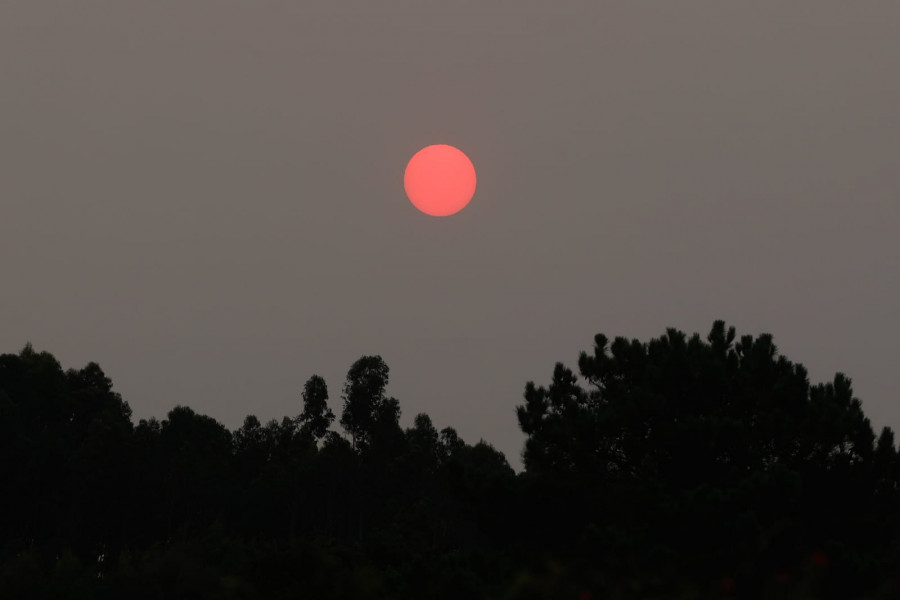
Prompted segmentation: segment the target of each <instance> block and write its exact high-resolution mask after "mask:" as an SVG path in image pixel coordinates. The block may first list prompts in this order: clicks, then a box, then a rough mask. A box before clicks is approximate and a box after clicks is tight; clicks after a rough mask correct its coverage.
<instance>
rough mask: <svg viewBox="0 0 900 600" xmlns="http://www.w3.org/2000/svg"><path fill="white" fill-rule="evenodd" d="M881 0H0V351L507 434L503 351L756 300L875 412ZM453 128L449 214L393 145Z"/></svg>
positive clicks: (516, 436)
mask: <svg viewBox="0 0 900 600" xmlns="http://www.w3.org/2000/svg"><path fill="white" fill-rule="evenodd" d="M898 32H900V3H897V2H895V1H886V2H845V1H843V0H840V1H838V0H815V1H807V2H790V3H785V2H768V1H759V2H744V3H722V2H714V1H698V0H685V1H683V2H669V1H665V2H664V1H659V2H624V1H623V2H601V1H597V2H566V1H561V0H556V1H554V2H533V1H532V2H526V1H521V0H518V1H516V2H511V1H509V2H484V1H482V0H480V1H478V2H475V1H471V2H468V1H467V2H422V1H418V0H417V1H402V2H401V1H391V2H369V1H366V2H362V1H354V2H349V1H348V2H331V1H329V2H296V1H291V2H287V1H270V2H237V1H233V0H218V1H215V2H212V1H202V2H201V1H186V2H152V3H151V2H120V1H115V2H112V1H107V2H99V1H98V2H90V1H85V2H67V1H49V0H48V1H45V2H36V1H34V0H27V1H18V0H6V1H4V2H2V3H0V351H2V352H17V351H18V350H19V349H21V347H22V346H23V345H24V344H25V343H26V342H29V341H30V342H31V343H33V344H34V346H35V348H36V349H39V350H47V351H49V352H51V353H53V354H54V355H55V356H56V357H57V358H58V359H59V360H60V361H61V362H62V364H63V366H64V367H80V366H83V365H84V364H85V363H86V362H88V361H97V362H99V363H100V365H101V366H102V367H103V368H104V370H105V371H106V372H107V374H108V375H109V376H110V377H111V378H112V379H113V381H114V384H115V387H116V389H117V390H118V391H119V392H121V393H122V395H123V397H124V398H125V399H126V400H127V401H128V402H129V403H130V404H131V406H132V408H133V409H134V413H135V417H136V418H147V417H150V416H157V417H164V416H165V414H166V412H168V410H170V409H171V408H172V407H174V406H175V405H177V404H183V405H185V404H186V405H188V406H190V407H192V408H194V409H195V410H197V411H199V412H203V413H206V414H209V415H211V416H213V417H215V418H216V419H218V420H220V421H222V422H223V423H224V424H225V425H227V426H228V427H230V428H235V427H237V426H238V425H240V423H241V421H242V420H243V417H244V416H246V415H247V414H255V415H257V416H258V417H259V418H260V419H261V420H267V419H270V418H280V417H281V416H283V415H296V414H297V413H299V411H300V391H301V389H302V386H303V383H304V381H306V379H307V378H308V377H309V376H310V375H312V374H314V373H317V374H320V375H322V376H323V377H325V379H326V380H327V382H328V384H329V388H330V393H331V406H332V407H333V408H334V409H335V410H336V411H338V410H339V409H340V405H341V400H340V388H341V384H342V382H343V379H344V376H345V374H346V371H347V369H348V368H349V366H350V365H351V364H352V362H353V361H354V360H356V359H357V358H359V357H360V356H361V355H363V354H380V355H382V356H383V357H384V359H385V361H386V362H387V363H388V365H389V366H390V367H391V383H390V385H389V387H388V393H389V394H391V395H393V396H395V397H397V398H398V399H399V400H400V403H401V407H402V410H403V416H402V419H401V422H402V424H403V425H405V426H408V425H410V424H411V422H412V418H413V417H414V416H415V414H417V413H419V412H427V413H429V414H430V415H431V417H432V419H433V420H434V422H435V425H436V426H437V427H438V428H442V427H445V426H454V427H456V428H457V429H458V431H459V432H460V434H461V436H462V437H463V438H464V439H465V440H466V441H468V442H470V443H473V442H476V441H478V440H479V439H480V438H484V439H486V440H488V441H490V442H492V443H494V444H495V446H496V447H497V448H498V449H500V450H502V451H503V452H505V453H506V455H507V457H508V458H509V459H510V461H511V463H512V464H513V465H514V466H516V467H517V468H518V467H519V465H520V464H521V463H520V459H519V453H520V451H521V448H522V443H523V437H522V435H521V433H520V432H519V431H518V427H517V424H516V419H515V414H514V407H515V405H516V404H517V403H519V402H520V401H521V396H522V391H523V389H524V385H525V382H526V381H528V380H535V381H536V382H538V383H546V382H547V381H548V380H549V378H550V375H551V373H552V369H553V365H554V363H555V362H556V361H562V362H564V363H567V364H568V365H569V366H572V367H574V366H575V362H576V359H577V355H578V353H579V352H580V351H581V350H587V349H589V348H590V347H591V344H592V340H593V335H594V334H595V333H598V332H603V333H605V334H607V335H608V336H610V337H613V336H617V335H625V336H627V337H629V338H631V337H637V338H639V339H642V340H647V339H649V338H650V337H651V336H658V335H660V334H662V333H663V332H664V330H665V328H666V327H669V326H672V327H677V328H679V329H682V330H685V331H687V332H689V333H692V332H695V331H697V332H700V333H701V334H702V335H705V334H706V333H707V332H708V330H709V328H710V326H711V324H712V322H713V320H714V319H717V318H721V319H724V320H726V322H727V323H729V324H730V325H734V326H735V327H737V329H738V333H739V334H754V335H755V334H759V333H763V332H770V333H772V334H773V335H774V337H775V343H776V344H777V345H778V347H779V349H780V351H781V352H783V353H784V354H785V355H786V356H788V357H789V358H790V359H792V360H795V361H799V362H802V363H803V364H805V365H806V366H807V367H808V368H809V370H810V377H811V379H812V381H813V382H818V381H823V380H827V379H830V378H831V377H832V376H833V374H834V373H835V372H836V371H843V372H845V373H847V375H848V376H849V377H851V378H852V379H853V382H854V390H855V393H856V395H857V396H858V397H860V398H861V399H862V401H863V408H864V410H865V412H866V414H867V415H868V416H869V417H870V418H871V419H872V422H873V425H874V426H876V427H881V426H883V425H891V426H893V427H898V426H900V407H898V406H897V400H898V398H897V391H896V390H897V389H898V387H900V375H898V373H900V370H898V368H897V364H898V363H900V350H898V345H897V340H898V339H900V319H898V318H897V307H898V306H900V277H898V275H897V265H896V263H897V259H898V258H900V241H898V236H897V227H898V225H900V208H898V192H900V176H898V173H900V169H898V167H900V76H898V74H900V35H898ZM436 143H441V144H451V145H454V146H457V147H459V148H460V149H462V150H463V151H464V152H466V154H468V156H469V157H470V158H471V159H472V161H473V163H474V164H475V167H476V169H477V172H478V189H477V191H476V194H475V197H474V199H473V200H472V202H471V204H470V205H469V206H468V207H467V208H466V209H465V210H463V211H462V212H460V213H459V214H457V215H455V216H453V217H449V218H443V219H441V218H433V217H428V216H426V215H423V214H421V213H419V212H417V211H416V210H415V209H414V208H413V207H412V205H411V204H410V203H409V201H408V200H407V199H406V197H405V196H404V193H403V186H402V176H403V169H404V167H405V165H406V161H407V160H408V159H409V158H410V157H411V156H412V155H413V154H414V153H415V152H416V151H417V150H419V149H420V148H422V147H423V146H426V145H429V144H436Z"/></svg>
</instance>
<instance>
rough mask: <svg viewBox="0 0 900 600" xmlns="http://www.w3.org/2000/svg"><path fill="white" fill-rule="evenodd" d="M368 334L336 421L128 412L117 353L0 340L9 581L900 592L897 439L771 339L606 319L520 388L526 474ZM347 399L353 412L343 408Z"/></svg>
mask: <svg viewBox="0 0 900 600" xmlns="http://www.w3.org/2000/svg"><path fill="white" fill-rule="evenodd" d="M388 382H389V369H388V366H387V365H386V364H385V363H384V361H383V360H382V359H381V358H380V357H378V356H364V357H362V358H360V359H359V360H358V361H356V362H355V363H354V364H353V365H352V366H351V368H350V370H349V371H348V373H347V378H346V380H345V382H344V384H343V387H342V390H341V394H340V396H341V402H340V403H341V407H340V408H341V410H340V411H339V413H340V415H339V418H338V417H337V416H336V415H335V414H334V413H333V412H332V410H331V409H330V408H329V404H330V403H329V400H330V398H329V390H328V387H327V385H326V382H325V381H324V380H323V379H322V378H321V377H318V376H315V375H314V376H312V377H311V378H310V379H309V380H308V381H307V382H306V385H305V386H304V388H303V390H302V391H300V393H299V394H298V396H299V397H298V412H297V414H296V415H295V416H291V417H284V418H283V419H282V420H281V421H270V422H268V423H261V422H260V421H259V420H258V419H257V418H256V417H254V416H248V417H247V418H246V419H245V420H244V424H243V425H242V426H241V427H240V428H239V429H237V430H235V431H229V430H228V429H227V428H225V427H224V426H223V425H221V424H220V423H218V422H217V421H215V420H214V419H212V418H210V417H208V416H204V415H198V414H196V413H195V412H194V411H192V410H191V409H190V408H188V407H181V406H179V407H176V408H174V409H173V410H172V411H170V412H169V414H168V415H167V417H166V418H165V419H163V420H161V421H158V420H156V419H150V420H141V421H140V422H138V423H137V424H136V425H135V424H134V423H133V422H132V419H131V410H130V408H129V406H128V404H127V403H126V402H125V401H124V400H123V399H122V398H121V397H120V395H119V394H118V393H116V392H115V391H114V390H113V386H112V382H111V381H110V379H109V378H108V377H107V376H106V375H105V374H104V373H103V371H102V370H101V368H100V367H99V366H98V365H96V364H94V363H90V364H88V365H87V366H85V367H84V368H82V369H80V370H75V369H69V370H64V369H63V368H62V367H61V366H60V364H59V362H58V361H57V360H56V359H55V358H54V357H53V356H52V355H50V354H49V353H47V352H36V351H35V350H34V349H33V348H31V346H26V347H25V348H24V349H23V350H22V351H21V352H19V353H18V354H5V355H0V490H2V492H0V597H10V598H31V597H40V598H147V599H157V598H246V599H252V598H315V599H319V598H321V599H331V598H335V599H337V598H354V599H355V598H366V599H368V598H373V599H374V598H379V599H398V600H399V599H419V598H435V599H444V598H446V599H448V600H449V599H451V598H452V599H453V600H458V599H460V598H482V599H508V600H513V599H526V598H554V599H555V598H571V599H573V600H576V599H577V600H596V599H602V598H650V597H655V598H667V597H687V598H691V597H696V598H729V597H733V598H757V597H785V598H788V597H793V598H850V597H869V598H875V597H883V598H888V597H896V596H900V585H898V582H900V579H898V577H897V574H898V573H900V502H898V500H900V458H898V453H897V449H896V447H895V443H894V436H893V432H892V431H891V430H890V429H889V428H884V429H883V430H882V431H881V432H880V434H879V435H878V436H876V435H875V433H874V432H873V430H872V427H871V425H870V423H869V421H868V419H866V418H865V416H864V414H863V411H862V407H861V404H860V401H859V400H858V399H856V398H855V397H853V394H852V389H851V386H850V381H849V380H848V379H847V378H846V377H845V376H843V375H841V374H838V375H836V376H835V378H834V380H833V381H832V382H830V383H826V384H818V385H811V384H810V382H809V380H808V377H807V373H806V371H805V370H804V368H803V367H802V366H801V365H799V364H796V363H792V362H791V361H789V360H788V359H786V358H785V357H783V356H780V355H779V354H778V353H777V350H776V347H775V345H774V344H773V342H772V338H771V336H769V335H760V336H758V337H756V338H753V337H752V336H744V337H741V338H740V339H737V338H736V335H735V331H734V329H733V328H729V329H726V327H725V324H724V323H722V322H721V321H717V322H716V323H715V324H714V325H713V327H712V330H711V331H710V333H709V335H708V336H707V337H706V339H705V340H704V339H702V338H701V337H700V336H699V335H694V336H692V337H688V336H687V335H685V334H684V333H682V332H679V331H676V330H674V329H670V330H668V331H667V332H666V333H665V334H664V335H662V336H660V337H659V338H656V339H653V340H651V341H649V342H646V343H644V342H640V341H638V340H627V339H624V338H617V339H615V340H614V341H613V342H612V343H611V344H610V343H609V340H608V339H607V338H606V337H604V336H603V335H597V336H596V337H595V346H594V348H593V350H592V351H591V352H590V353H582V354H581V356H580V358H579V360H578V374H577V375H576V373H575V372H573V371H572V370H570V369H568V368H567V367H565V366H564V365H562V364H557V365H556V368H555V369H554V371H553V376H552V380H551V382H550V384H549V385H548V386H547V387H543V386H540V387H539V386H536V385H534V384H533V383H528V384H527V385H526V387H525V394H524V402H523V403H522V404H521V405H520V406H517V407H515V409H513V406H510V416H511V417H512V414H513V412H514V411H515V414H516V416H517V417H518V421H519V425H520V427H521V429H522V431H523V432H524V433H525V434H526V436H527V440H526V445H525V448H524V451H523V458H524V462H525V466H526V470H525V472H523V473H521V474H518V475H517V474H516V473H515V472H514V471H513V470H512V469H511V468H510V466H509V464H508V463H507V460H506V459H505V457H504V456H503V454H502V453H500V452H498V451H497V450H495V449H494V448H493V447H492V446H491V445H490V444H488V443H486V442H484V441H482V442H479V443H477V444H474V445H470V444H467V443H465V442H464V441H463V440H461V439H460V437H459V436H458V435H457V433H456V431H455V430H454V429H452V428H450V427H447V428H444V429H441V430H440V431H439V430H438V429H437V428H436V427H435V426H434V425H433V424H432V422H431V419H430V418H429V417H428V416H427V415H425V414H420V415H418V416H416V417H415V419H414V424H413V426H412V427H410V428H407V429H404V428H402V427H401V425H400V403H399V401H398V400H397V399H395V398H393V397H390V396H389V395H387V386H388ZM335 421H337V423H335Z"/></svg>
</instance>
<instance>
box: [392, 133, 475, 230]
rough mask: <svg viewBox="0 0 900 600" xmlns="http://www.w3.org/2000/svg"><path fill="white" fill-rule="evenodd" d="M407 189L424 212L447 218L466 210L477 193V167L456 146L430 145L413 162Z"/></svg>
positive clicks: (405, 181) (408, 169) (405, 182)
mask: <svg viewBox="0 0 900 600" xmlns="http://www.w3.org/2000/svg"><path fill="white" fill-rule="evenodd" d="M403 187H404V188H406V195H407V196H409V200H410V202H412V203H413V205H414V206H415V207H416V208H418V209H419V210H421V211H422V212H423V213H425V214H426V215H431V216H433V217H446V216H449V215H452V214H456V213H458V212H459V211H461V210H462V209H463V208H465V207H466V205H467V204H468V203H469V200H471V199H472V196H473V195H474V194H475V167H474V166H473V165H472V161H471V160H469V157H468V156H466V155H465V154H463V152H462V151H461V150H458V149H456V148H454V147H453V146H447V145H444V144H436V145H434V146H426V147H425V148H422V149H421V150H419V151H418V152H416V153H415V155H413V157H412V158H411V159H409V164H408V165H406V172H405V173H404V175H403Z"/></svg>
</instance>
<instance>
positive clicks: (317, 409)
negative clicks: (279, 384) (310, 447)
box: [299, 375, 334, 440]
mask: <svg viewBox="0 0 900 600" xmlns="http://www.w3.org/2000/svg"><path fill="white" fill-rule="evenodd" d="M299 421H300V424H301V426H302V427H303V428H306V429H307V430H308V431H309V432H310V433H311V434H312V435H313V437H315V438H316V439H317V440H320V439H322V438H323V437H325V434H326V433H327V432H328V428H329V427H331V423H332V422H333V421H334V413H333V412H331V409H330V408H328V386H327V385H326V384H325V380H324V379H322V378H321V377H319V376H318V375H313V376H312V377H310V378H309V379H308V380H307V382H306V384H305V385H304V386H303V412H302V413H300V418H299Z"/></svg>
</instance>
